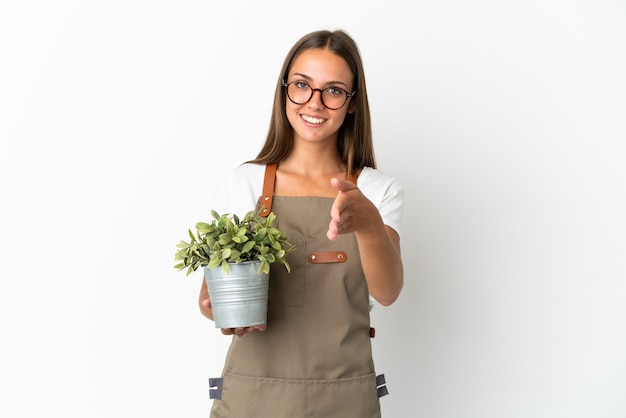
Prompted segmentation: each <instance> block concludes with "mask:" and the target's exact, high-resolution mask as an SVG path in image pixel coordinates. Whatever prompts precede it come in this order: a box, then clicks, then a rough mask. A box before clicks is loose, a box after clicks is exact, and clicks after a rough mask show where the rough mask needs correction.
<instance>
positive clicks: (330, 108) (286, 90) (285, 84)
mask: <svg viewBox="0 0 626 418" xmlns="http://www.w3.org/2000/svg"><path fill="white" fill-rule="evenodd" d="M293 83H302V84H306V85H307V86H308V87H309V88H310V89H311V95H310V96H309V98H308V99H307V100H306V101H304V102H302V103H298V102H296V101H295V100H293V99H292V98H291V96H289V85H290V84H293ZM283 87H285V95H286V96H287V98H288V99H289V101H290V102H291V103H293V104H296V105H303V104H306V103H308V102H310V101H311V99H312V98H313V94H315V92H316V91H319V92H320V101H321V102H322V104H323V105H324V107H325V108H326V109H329V110H339V109H341V108H342V107H344V106H345V105H346V103H348V99H349V98H350V97H354V95H355V94H356V92H357V91H356V90H354V91H353V92H352V93H348V91H347V90H344V89H342V88H341V87H326V88H325V89H314V88H313V87H311V86H310V85H309V83H307V82H305V81H301V80H296V81H292V82H290V83H287V82H285V80H283ZM328 89H337V90H341V91H343V92H344V93H345V94H346V100H345V101H344V102H343V104H342V105H341V106H339V107H335V108H332V107H328V106H326V103H324V91H326V90H328Z"/></svg>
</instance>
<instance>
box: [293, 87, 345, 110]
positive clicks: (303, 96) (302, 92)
mask: <svg viewBox="0 0 626 418" xmlns="http://www.w3.org/2000/svg"><path fill="white" fill-rule="evenodd" d="M283 87H287V97H288V98H289V100H291V101H292V102H293V103H295V104H297V105H302V104H305V103H307V102H308V101H309V100H311V97H313V93H314V92H316V91H319V92H320V98H321V100H322V104H323V105H324V107H326V108H328V109H330V110H337V109H341V108H342V107H343V106H344V105H345V104H346V102H347V101H348V98H349V97H352V96H354V95H355V94H356V90H355V91H353V92H352V93H348V92H347V91H345V90H344V89H340V88H339V87H327V88H325V89H314V88H312V87H311V86H309V85H308V84H307V83H305V82H304V81H292V82H291V83H285V82H284V81H283Z"/></svg>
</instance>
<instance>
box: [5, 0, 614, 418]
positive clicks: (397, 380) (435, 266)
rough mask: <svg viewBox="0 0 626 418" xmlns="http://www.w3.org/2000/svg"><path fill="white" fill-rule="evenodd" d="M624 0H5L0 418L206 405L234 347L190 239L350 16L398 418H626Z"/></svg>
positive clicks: (169, 413) (139, 413)
mask: <svg viewBox="0 0 626 418" xmlns="http://www.w3.org/2000/svg"><path fill="white" fill-rule="evenodd" d="M624 22H626V3H624V2H623V1H608V0H594V1H592V0H579V1H566V0H562V1H558V0H548V1H546V0H542V1H538V0H530V1H525V2H505V1H496V0H493V1H489V0H477V1H473V2H462V1H450V0H444V1H430V2H424V1H406V2H400V1H384V2H380V1H376V2H374V1H345V2H338V1H317V2H312V3H306V2H305V3H297V2H291V1H276V2H252V1H250V2H242V1H230V2H211V1H199V0H197V1H184V0H183V1H176V2H174V1H147V0H146V1H140V0H125V1H119V0H118V1H108V2H90V1H78V0H76V1H69V0H64V1H50V2H47V1H38V2H37V1H17V0H16V1H0V140H1V147H0V176H1V177H0V191H1V196H2V203H0V208H1V217H0V234H1V240H0V245H1V248H0V256H1V257H2V260H1V261H2V262H1V267H0V268H1V272H0V274H1V282H0V283H1V284H0V286H1V288H0V321H1V328H0V338H1V343H0V350H1V357H0V416H2V417H6V418H12V417H33V416H63V417H89V418H92V417H106V418H109V417H148V416H151V417H182V416H184V417H206V416H207V415H208V411H209V408H210V401H209V399H208V385H207V378H208V377H213V376H217V375H219V373H220V371H221V367H222V361H223V357H224V354H225V351H226V347H227V344H228V338H227V337H223V336H222V335H221V334H220V333H219V331H217V330H215V329H214V328H212V324H211V323H210V322H208V321H206V320H205V319H204V318H203V317H202V316H201V315H200V314H199V312H198V309H197V305H196V298H197V292H198V289H199V285H200V281H201V273H199V272H198V274H197V275H192V276H191V277H185V275H184V273H179V272H177V271H176V270H175V269H174V268H173V264H174V262H173V253H174V250H175V244H176V243H177V242H178V241H179V240H180V239H182V238H184V237H185V234H186V230H187V228H189V227H191V226H192V225H193V224H195V222H196V221H198V220H205V219H208V216H209V209H210V202H208V199H207V191H208V190H209V189H210V188H211V186H212V184H213V182H215V181H216V178H217V177H218V175H219V173H220V171H221V170H224V169H230V168H232V167H233V166H235V165H236V164H239V163H241V162H243V161H244V160H247V159H250V158H252V157H254V156H255V155H256V153H257V152H258V150H259V148H260V146H261V144H262V142H263V140H264V137H265V134H266V129H267V127H268V123H269V116H270V108H271V103H272V99H273V90H274V86H275V82H276V80H277V77H278V72H279V70H280V66H281V64H282V60H283V58H284V56H285V55H286V53H287V51H288V49H289V48H290V47H291V45H292V44H293V43H294V42H295V41H296V40H297V39H298V38H299V37H300V36H301V35H303V34H305V33H307V32H309V31H312V30H317V29H336V28H343V29H345V30H347V31H348V32H349V33H350V34H352V35H353V36H354V38H355V39H356V40H357V42H358V44H359V46H360V48H361V52H362V55H363V60H364V64H365V70H366V77H367V81H368V88H369V93H370V96H369V98H370V102H371V105H372V116H373V124H374V125H373V127H374V134H375V145H376V150H377V157H378V163H379V168H380V169H381V170H383V171H384V172H387V173H388V174H391V175H393V176H396V177H397V178H398V179H399V180H400V181H401V182H402V183H403V184H404V186H405V190H406V216H405V220H404V224H403V226H404V228H403V231H402V232H403V234H402V237H403V239H402V245H403V254H404V260H405V271H406V285H405V288H404V290H403V293H402V295H401V297H400V299H399V300H398V301H397V302H396V303H395V304H394V305H392V306H391V307H388V308H382V307H377V308H376V309H375V311H374V312H373V318H372V321H373V325H374V326H375V327H376V328H377V336H376V338H375V339H374V340H373V346H374V350H375V362H376V365H377V369H378V371H379V372H384V373H385V374H386V376H387V380H388V387H389V390H390V392H391V394H390V396H387V397H384V398H382V399H381V404H382V408H383V414H384V416H386V417H390V418H402V417H407V418H414V417H427V418H517V417H520V418H521V417H524V418H542V417H546V418H555V417H563V418H578V417H581V418H582V417H594V418H618V417H624V416H626V256H625V255H626V222H625V220H624V219H625V217H624V214H625V213H626V191H625V187H626V186H625V180H626V145H625V139H626V122H625V121H626V117H625V116H626V77H625V76H624V74H626V29H625V28H626V25H625V24H624Z"/></svg>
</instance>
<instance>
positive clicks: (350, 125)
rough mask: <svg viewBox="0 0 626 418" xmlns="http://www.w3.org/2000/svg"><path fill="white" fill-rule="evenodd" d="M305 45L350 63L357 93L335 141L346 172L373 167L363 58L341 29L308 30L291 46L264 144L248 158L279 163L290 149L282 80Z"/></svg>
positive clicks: (289, 132) (256, 161)
mask: <svg viewBox="0 0 626 418" xmlns="http://www.w3.org/2000/svg"><path fill="white" fill-rule="evenodd" d="M308 49H328V50H329V51H331V52H333V53H334V54H336V55H338V56H340V57H342V58H343V59H344V60H345V61H346V63H347V64H348V67H350V70H351V71H352V75H353V77H354V90H356V94H355V95H354V96H353V97H352V98H351V99H350V100H353V102H352V104H353V106H354V109H355V111H354V112H353V113H348V114H346V118H345V120H344V122H343V125H342V126H341V128H339V136H338V141H337V147H338V151H339V155H340V156H341V160H342V161H343V163H344V164H346V166H347V173H348V174H352V173H355V172H357V171H359V170H361V169H362V168H363V167H366V166H367V167H372V168H376V159H375V157H374V145H373V141H372V124H371V120H370V108H369V103H368V101H367V88H366V86H365V75H364V72H363V62H362V61H361V55H360V53H359V49H358V47H357V45H356V43H355V42H354V40H353V39H352V38H351V37H350V35H348V34H347V33H346V32H344V31H342V30H337V31H332V32H331V31H328V30H321V31H316V32H311V33H309V34H307V35H305V36H303V37H302V38H300V40H299V41H298V42H296V43H295V45H294V46H293V47H292V48H291V50H290V51H289V53H288V54H287V57H286V58H285V61H284V63H283V67H282V69H281V72H280V76H279V78H278V80H277V83H276V92H275V94H274V105H273V108H272V119H271V121H270V127H269V130H268V133H267V138H266V140H265V144H264V145H263V147H262V149H261V151H260V152H259V154H258V155H257V157H256V158H255V159H254V160H252V161H249V162H252V163H260V164H266V163H278V162H279V161H281V160H283V159H285V158H286V157H287V156H288V155H289V153H290V152H291V149H292V147H293V129H292V127H291V125H290V124H289V120H288V119H287V113H286V110H285V100H286V92H285V88H284V87H283V81H286V79H287V75H288V74H289V70H290V69H291V66H292V64H293V62H294V60H295V59H296V58H297V57H298V55H300V54H301V53H302V52H304V51H306V50H308Z"/></svg>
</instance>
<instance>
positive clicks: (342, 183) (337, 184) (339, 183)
mask: <svg viewBox="0 0 626 418" xmlns="http://www.w3.org/2000/svg"><path fill="white" fill-rule="evenodd" d="M330 184H332V185H333V187H334V188H335V189H337V191H338V192H347V191H348V190H354V189H356V184H354V183H352V182H351V181H347V180H340V179H338V178H336V177H333V178H332V179H330Z"/></svg>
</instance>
